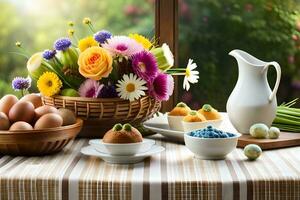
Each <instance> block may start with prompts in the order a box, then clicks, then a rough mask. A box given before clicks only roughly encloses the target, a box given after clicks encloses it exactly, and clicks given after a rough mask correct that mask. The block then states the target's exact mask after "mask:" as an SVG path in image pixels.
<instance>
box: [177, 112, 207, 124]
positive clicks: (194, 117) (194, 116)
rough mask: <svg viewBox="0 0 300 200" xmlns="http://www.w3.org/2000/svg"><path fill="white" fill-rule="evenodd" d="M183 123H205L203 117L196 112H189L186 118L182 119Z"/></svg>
mask: <svg viewBox="0 0 300 200" xmlns="http://www.w3.org/2000/svg"><path fill="white" fill-rule="evenodd" d="M183 121H184V122H203V121H206V119H205V117H204V116H203V115H202V114H200V113H198V112H197V111H194V110H193V111H190V112H189V114H188V115H187V116H185V117H184V118H183Z"/></svg>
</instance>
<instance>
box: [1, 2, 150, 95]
mask: <svg viewBox="0 0 300 200" xmlns="http://www.w3.org/2000/svg"><path fill="white" fill-rule="evenodd" d="M154 4H155V2H154V1H153V0H126V1H124V0H112V1H99V0H88V1H87V0H26V1H20V0H0V7H1V14H0V24H1V30H0V41H1V42H0V70H1V73H0V96H2V95H4V94H5V93H13V91H12V89H11V86H10V84H11V80H12V79H13V77H15V76H26V75H27V71H26V59H24V57H22V56H18V55H16V54H14V53H13V52H16V51H17V48H16V47H15V42H16V41H20V42H22V46H23V48H24V49H25V50H26V52H27V53H28V54H32V53H34V52H37V51H43V50H44V49H48V48H51V47H52V45H53V42H54V41H55V40H56V39H57V38H59V37H63V36H67V31H68V29H69V28H70V27H68V21H73V22H74V24H75V25H74V27H73V28H74V29H75V36H76V37H77V38H80V37H83V36H86V35H88V34H92V32H91V31H90V30H89V28H88V27H87V26H86V25H83V24H82V19H83V18H84V17H89V18H90V19H91V20H92V22H93V25H94V27H95V29H96V30H100V29H107V30H109V31H111V32H113V33H115V34H127V33H130V32H136V33H141V34H143V35H146V36H148V37H149V38H152V37H153V36H154V16H155V14H154V12H155V11H154V6H155V5H154Z"/></svg>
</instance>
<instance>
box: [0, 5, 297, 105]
mask: <svg viewBox="0 0 300 200" xmlns="http://www.w3.org/2000/svg"><path fill="white" fill-rule="evenodd" d="M178 1H179V15H180V16H179V17H180V18H179V19H180V20H179V45H178V46H179V66H181V67H185V65H186V64H187V60H188V58H193V59H194V60H195V62H196V63H197V64H198V70H199V71H200V79H199V83H198V84H196V85H194V86H193V87H192V89H191V90H190V91H188V92H185V91H183V90H182V89H181V88H182V87H181V84H182V83H180V87H179V94H180V95H178V96H179V98H180V99H179V100H178V101H181V100H183V101H185V102H187V103H189V105H191V106H192V107H193V108H198V107H199V106H200V105H202V104H203V103H210V104H212V105H213V106H214V107H216V108H218V109H219V110H224V109H225V105H226V101H227V98H228V96H229V95H230V92H231V91H232V89H233V87H234V85H235V82H236V80H237V76H238V71H237V64H236V62H235V60H234V59H233V58H231V57H230V56H228V52H229V51H230V50H232V49H236V48H239V49H243V50H245V51H247V52H249V53H250V54H252V55H254V56H255V57H258V58H260V59H262V60H265V61H273V60H275V61H277V62H279V63H280V65H281V67H282V71H283V76H282V82H281V85H280V89H279V93H278V99H279V100H278V101H279V102H283V101H289V100H292V99H294V98H296V97H299V96H300V70H299V68H300V67H299V65H300V32H299V31H300V13H299V8H300V2H299V1H297V0H284V1H282V0H247V1H246V0H178ZM154 6H155V0H113V1H112V0H101V1H100V0H26V1H21V0H0V8H1V13H0V25H1V29H0V70H1V71H0V72H1V73H0V96H3V95H4V94H6V93H14V91H12V89H11V80H12V79H13V78H14V77H15V76H27V73H26V59H25V58H23V57H22V56H19V55H16V54H14V53H13V52H17V51H18V49H17V48H16V47H15V42H16V41H21V42H22V46H23V48H24V49H26V51H27V52H28V53H29V54H32V53H34V52H37V51H43V50H44V49H48V48H52V44H53V42H54V41H55V40H56V39H57V38H58V37H62V36H67V30H68V28H69V27H68V25H67V23H68V21H70V20H71V21H73V22H75V26H74V29H75V35H76V37H77V38H81V37H83V36H86V35H89V34H91V32H90V31H89V29H88V27H87V26H85V25H83V24H82V19H83V18H84V17H90V18H91V19H92V22H93V24H94V26H95V28H96V29H99V30H100V29H107V30H110V31H111V32H113V33H114V34H128V33H130V32H137V33H141V34H144V35H146V36H148V37H149V38H152V37H153V35H154V16H155V13H154ZM166 12H167V11H166ZM269 79H270V84H271V86H273V84H274V81H275V70H273V69H270V73H269ZM181 81H182V80H181Z"/></svg>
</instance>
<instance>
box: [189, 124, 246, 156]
mask: <svg viewBox="0 0 300 200" xmlns="http://www.w3.org/2000/svg"><path fill="white" fill-rule="evenodd" d="M240 136H241V134H239V133H229V132H225V131H222V130H218V129H216V128H213V127H212V126H207V127H206V128H204V129H199V130H194V131H191V132H188V133H185V134H184V142H185V145H186V147H187V148H188V149H189V150H190V151H191V152H193V153H194V154H195V157H196V158H199V159H204V160H219V159H225V157H226V155H227V154H229V153H230V152H232V151H233V150H234V149H235V148H236V145H237V142H238V138H239V137H240Z"/></svg>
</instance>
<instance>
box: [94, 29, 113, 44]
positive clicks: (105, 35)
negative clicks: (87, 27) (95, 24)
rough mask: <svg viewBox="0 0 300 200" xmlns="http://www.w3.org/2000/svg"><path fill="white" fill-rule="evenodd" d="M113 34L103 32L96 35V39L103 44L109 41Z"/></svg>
mask: <svg viewBox="0 0 300 200" xmlns="http://www.w3.org/2000/svg"><path fill="white" fill-rule="evenodd" d="M111 37H112V34H111V33H110V32H109V31H107V30H101V31H98V32H97V33H95V34H94V39H95V40H96V41H97V42H99V43H100V44H103V43H104V42H105V41H106V40H107V39H109V38H111Z"/></svg>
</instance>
